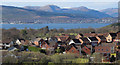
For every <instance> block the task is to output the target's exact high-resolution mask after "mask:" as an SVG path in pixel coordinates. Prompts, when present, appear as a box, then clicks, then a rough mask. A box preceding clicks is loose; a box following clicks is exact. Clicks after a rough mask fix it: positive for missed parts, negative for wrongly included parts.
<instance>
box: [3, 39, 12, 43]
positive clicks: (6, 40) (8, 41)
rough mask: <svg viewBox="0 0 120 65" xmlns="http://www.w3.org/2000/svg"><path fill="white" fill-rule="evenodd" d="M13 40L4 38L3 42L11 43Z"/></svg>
mask: <svg viewBox="0 0 120 65" xmlns="http://www.w3.org/2000/svg"><path fill="white" fill-rule="evenodd" d="M11 41H12V40H11V39H5V40H4V39H3V40H2V41H1V42H2V43H10V42H11Z"/></svg>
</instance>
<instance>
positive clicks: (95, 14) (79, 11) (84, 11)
mask: <svg viewBox="0 0 120 65" xmlns="http://www.w3.org/2000/svg"><path fill="white" fill-rule="evenodd" d="M24 8H26V9H33V10H39V11H40V10H42V11H47V12H57V13H70V14H75V15H85V16H88V17H91V18H104V17H111V16H110V15H107V14H105V13H102V12H99V11H96V10H92V9H88V8H87V7H84V6H81V7H76V8H70V9H62V8H60V7H58V6H56V5H46V6H42V7H38V6H25V7H24Z"/></svg>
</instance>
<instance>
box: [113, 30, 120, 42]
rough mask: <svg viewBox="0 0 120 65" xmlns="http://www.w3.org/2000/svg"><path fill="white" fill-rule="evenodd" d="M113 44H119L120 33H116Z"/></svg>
mask: <svg viewBox="0 0 120 65" xmlns="http://www.w3.org/2000/svg"><path fill="white" fill-rule="evenodd" d="M114 41H115V42H120V32H117V36H116V38H115V40H114Z"/></svg>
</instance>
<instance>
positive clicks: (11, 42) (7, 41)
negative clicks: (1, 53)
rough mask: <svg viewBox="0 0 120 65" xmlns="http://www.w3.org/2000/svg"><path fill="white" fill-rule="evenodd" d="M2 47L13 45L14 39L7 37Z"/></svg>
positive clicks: (6, 47)
mask: <svg viewBox="0 0 120 65" xmlns="http://www.w3.org/2000/svg"><path fill="white" fill-rule="evenodd" d="M1 45H2V49H8V48H9V47H11V46H12V45H13V41H12V40H11V39H6V40H2V41H1Z"/></svg>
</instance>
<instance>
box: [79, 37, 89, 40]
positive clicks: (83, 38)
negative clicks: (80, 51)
mask: <svg viewBox="0 0 120 65" xmlns="http://www.w3.org/2000/svg"><path fill="white" fill-rule="evenodd" d="M80 39H81V40H83V41H89V40H88V39H87V38H86V37H82V38H80Z"/></svg>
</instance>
